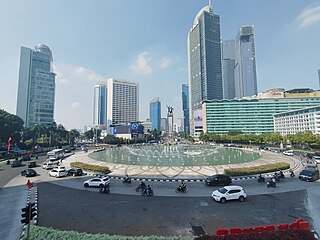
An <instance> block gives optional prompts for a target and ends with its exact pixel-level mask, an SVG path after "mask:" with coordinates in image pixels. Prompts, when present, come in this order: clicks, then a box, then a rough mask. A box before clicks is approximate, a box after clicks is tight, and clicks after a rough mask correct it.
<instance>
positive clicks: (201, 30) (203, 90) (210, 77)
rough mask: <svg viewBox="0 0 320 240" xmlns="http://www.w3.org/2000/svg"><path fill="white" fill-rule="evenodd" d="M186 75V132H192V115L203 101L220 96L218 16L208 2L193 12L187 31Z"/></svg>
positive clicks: (221, 90)
mask: <svg viewBox="0 0 320 240" xmlns="http://www.w3.org/2000/svg"><path fill="white" fill-rule="evenodd" d="M188 75H189V76H188V77H189V105H190V107H189V111H190V131H191V134H192V135H193V134H194V119H193V115H194V112H195V111H196V110H199V109H201V103H202V101H204V100H213V99H222V98H223V89H222V70H221V43H220V17H219V16H218V15H216V14H213V10H212V7H211V6H210V5H208V6H205V7H204V8H202V9H201V10H200V11H199V13H198V14H197V15H196V17H195V19H194V22H193V26H192V28H191V29H190V31H189V33H188Z"/></svg>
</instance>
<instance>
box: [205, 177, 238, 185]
mask: <svg viewBox="0 0 320 240" xmlns="http://www.w3.org/2000/svg"><path fill="white" fill-rule="evenodd" d="M231 182H232V180H231V178H230V176H229V175H227V174H216V175H212V176H209V177H207V178H206V179H205V183H206V185H208V186H226V185H230V184H231Z"/></svg>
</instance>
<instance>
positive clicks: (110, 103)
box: [107, 78, 139, 125]
mask: <svg viewBox="0 0 320 240" xmlns="http://www.w3.org/2000/svg"><path fill="white" fill-rule="evenodd" d="M107 89H108V91H107V124H108V125H110V124H129V123H131V122H137V121H139V84H138V83H136V82H130V81H126V80H119V79H115V78H109V79H108V80H107Z"/></svg>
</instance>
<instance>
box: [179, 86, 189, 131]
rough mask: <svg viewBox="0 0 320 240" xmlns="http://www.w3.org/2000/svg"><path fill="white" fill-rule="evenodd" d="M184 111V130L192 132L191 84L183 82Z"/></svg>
mask: <svg viewBox="0 0 320 240" xmlns="http://www.w3.org/2000/svg"><path fill="white" fill-rule="evenodd" d="M182 111H183V129H181V130H183V131H184V132H185V133H186V134H189V133H190V126H189V86H188V84H182Z"/></svg>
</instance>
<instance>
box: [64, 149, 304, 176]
mask: <svg viewBox="0 0 320 240" xmlns="http://www.w3.org/2000/svg"><path fill="white" fill-rule="evenodd" d="M93 151H94V150H91V151H88V152H77V153H75V154H74V155H72V156H70V157H68V158H66V159H65V160H63V164H64V165H65V166H66V167H69V166H70V163H72V162H83V163H88V164H93V165H100V166H107V167H109V169H110V170H111V173H110V174H109V175H111V176H125V175H126V174H128V175H129V176H131V177H145V178H166V179H175V178H177V179H182V178H196V179H198V178H203V177H206V176H209V175H213V174H218V173H224V170H225V169H229V168H238V167H240V168H241V167H256V166H261V165H266V164H271V163H278V162H286V163H289V164H290V167H291V169H293V170H299V169H300V168H301V167H302V165H301V163H300V161H299V160H298V159H296V158H294V157H290V156H286V155H283V154H281V153H274V152H271V151H259V150H255V151H256V152H258V153H259V154H260V156H261V157H260V158H259V159H258V160H255V161H251V162H246V163H241V164H227V165H212V166H209V165H208V166H140V165H125V164H114V163H109V162H102V161H97V160H94V159H91V158H90V157H89V156H88V155H89V154H90V153H92V152H93ZM245 151H249V150H245ZM250 151H252V150H251V149H250Z"/></svg>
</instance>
